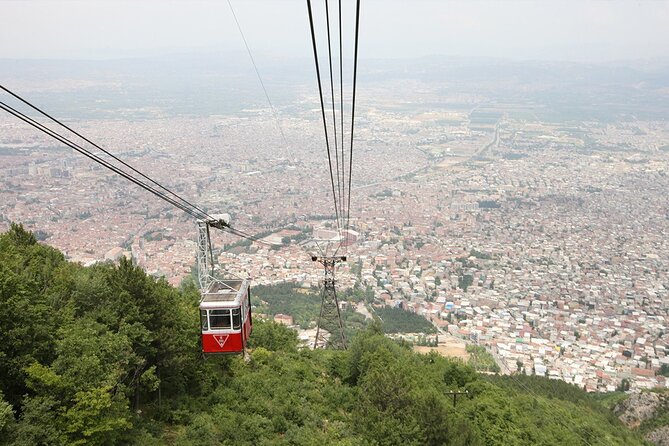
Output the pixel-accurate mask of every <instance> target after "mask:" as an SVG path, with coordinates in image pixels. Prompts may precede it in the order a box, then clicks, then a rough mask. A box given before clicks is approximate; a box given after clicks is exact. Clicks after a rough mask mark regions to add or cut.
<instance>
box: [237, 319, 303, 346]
mask: <svg viewBox="0 0 669 446" xmlns="http://www.w3.org/2000/svg"><path fill="white" fill-rule="evenodd" d="M297 344H298V340H297V332H296V331H295V330H291V329H290V328H288V327H286V326H285V325H283V324H279V323H276V322H274V321H263V320H262V319H259V318H255V319H254V320H253V336H252V337H251V339H249V347H250V348H257V347H262V348H264V349H267V350H269V351H273V352H278V351H284V352H296V351H297Z"/></svg>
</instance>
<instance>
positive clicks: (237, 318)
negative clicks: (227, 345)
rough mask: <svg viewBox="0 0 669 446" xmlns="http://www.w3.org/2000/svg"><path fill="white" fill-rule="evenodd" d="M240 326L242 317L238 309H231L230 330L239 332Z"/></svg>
mask: <svg viewBox="0 0 669 446" xmlns="http://www.w3.org/2000/svg"><path fill="white" fill-rule="evenodd" d="M241 326H242V317H241V314H240V312H239V308H233V309H232V328H233V329H235V330H239V329H240V328H241Z"/></svg>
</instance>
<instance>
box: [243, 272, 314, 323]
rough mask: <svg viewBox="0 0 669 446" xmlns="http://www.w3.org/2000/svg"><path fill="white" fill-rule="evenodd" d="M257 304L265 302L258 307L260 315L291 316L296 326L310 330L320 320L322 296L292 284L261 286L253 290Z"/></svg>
mask: <svg viewBox="0 0 669 446" xmlns="http://www.w3.org/2000/svg"><path fill="white" fill-rule="evenodd" d="M253 294H254V296H255V303H256V304H258V301H259V300H260V301H262V302H264V304H261V305H259V306H258V308H257V311H258V312H259V313H266V314H270V315H272V316H274V315H277V314H290V315H291V316H293V319H294V321H295V324H297V325H299V326H300V327H301V328H309V325H310V323H312V322H314V321H316V319H318V314H319V312H320V308H321V296H320V294H319V293H318V292H317V291H315V290H311V289H304V288H299V287H297V286H295V285H293V284H290V283H282V284H277V285H272V286H263V285H259V286H256V287H255V288H254V289H253Z"/></svg>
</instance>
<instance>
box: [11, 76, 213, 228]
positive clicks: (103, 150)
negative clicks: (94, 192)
mask: <svg viewBox="0 0 669 446" xmlns="http://www.w3.org/2000/svg"><path fill="white" fill-rule="evenodd" d="M0 89H2V90H4V91H5V92H7V93H9V94H10V95H12V96H13V97H15V98H16V99H18V100H19V101H21V102H23V103H24V104H26V105H27V106H29V107H30V108H32V109H33V110H35V111H37V112H38V113H40V114H42V115H43V116H45V117H47V118H49V119H50V120H51V121H53V122H55V123H56V124H58V125H60V126H61V127H63V128H65V129H66V130H68V131H70V132H71V133H73V134H75V135H77V136H78V137H79V138H81V139H83V140H84V141H86V142H87V143H89V144H90V145H92V146H93V147H95V148H97V149H98V150H101V151H102V152H103V153H105V154H107V155H109V156H110V157H112V158H113V159H114V160H116V161H118V162H119V163H121V164H122V165H124V166H125V167H127V168H129V169H130V170H132V171H133V172H135V173H137V174H139V175H141V176H142V177H143V178H145V179H146V180H149V181H150V182H152V183H153V184H155V185H156V186H158V187H160V188H161V189H163V190H164V191H165V192H167V193H169V194H170V195H172V196H174V197H176V198H177V199H179V200H181V201H182V202H183V203H185V204H186V205H187V206H189V207H192V208H193V209H196V210H197V211H199V212H201V213H202V214H204V215H206V216H207V217H209V215H208V214H207V213H206V212H205V211H204V210H202V209H200V208H199V207H197V206H195V205H194V204H192V203H191V202H189V201H188V200H186V199H185V198H182V197H181V196H179V195H177V194H176V193H174V192H172V191H171V190H169V189H167V188H166V187H165V186H163V185H162V184H160V183H158V182H157V181H154V180H153V179H152V178H149V177H148V176H146V175H144V174H143V173H142V172H140V171H139V170H137V169H135V168H134V167H132V166H131V165H130V164H128V163H126V162H125V161H123V160H121V159H120V158H118V157H116V156H115V155H114V154H112V153H110V152H108V151H107V150H105V149H103V148H102V147H100V146H99V145H98V144H96V143H94V142H93V141H91V140H90V139H88V138H86V137H85V136H83V135H82V134H80V133H78V132H77V131H75V130H73V129H72V128H70V127H69V126H67V125H65V124H64V123H63V122H61V121H59V120H58V119H56V118H54V117H53V116H51V115H50V114H48V113H47V112H45V111H44V110H42V109H41V108H39V107H37V106H36V105H34V104H32V103H30V102H29V101H28V100H26V99H24V98H22V97H21V96H19V95H18V94H16V93H14V92H13V91H11V90H9V89H8V88H6V87H4V86H3V85H0ZM35 122H36V121H35ZM210 218H211V217H210Z"/></svg>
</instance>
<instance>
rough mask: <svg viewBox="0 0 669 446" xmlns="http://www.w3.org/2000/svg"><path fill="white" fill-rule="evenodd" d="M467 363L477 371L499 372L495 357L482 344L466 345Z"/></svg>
mask: <svg viewBox="0 0 669 446" xmlns="http://www.w3.org/2000/svg"><path fill="white" fill-rule="evenodd" d="M467 353H469V361H468V363H469V365H471V366H472V367H473V368H474V369H475V370H478V371H479V372H494V373H499V371H500V369H499V365H497V362H496V361H495V358H494V357H493V356H492V355H491V354H490V353H489V352H488V351H487V350H486V349H485V347H483V346H482V345H471V344H470V345H467Z"/></svg>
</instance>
